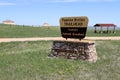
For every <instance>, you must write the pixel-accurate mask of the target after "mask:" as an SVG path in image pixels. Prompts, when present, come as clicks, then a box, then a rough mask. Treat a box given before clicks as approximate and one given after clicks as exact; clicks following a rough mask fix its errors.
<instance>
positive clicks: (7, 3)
mask: <svg viewBox="0 0 120 80" xmlns="http://www.w3.org/2000/svg"><path fill="white" fill-rule="evenodd" d="M0 5H1V6H6V5H15V3H9V2H0Z"/></svg>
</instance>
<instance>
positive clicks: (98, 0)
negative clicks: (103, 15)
mask: <svg viewBox="0 0 120 80" xmlns="http://www.w3.org/2000/svg"><path fill="white" fill-rule="evenodd" d="M49 1H50V2H115V1H119V0H49Z"/></svg>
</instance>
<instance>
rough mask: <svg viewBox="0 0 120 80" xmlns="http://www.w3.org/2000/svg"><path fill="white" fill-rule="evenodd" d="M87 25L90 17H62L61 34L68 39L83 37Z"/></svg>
mask: <svg viewBox="0 0 120 80" xmlns="http://www.w3.org/2000/svg"><path fill="white" fill-rule="evenodd" d="M87 26H88V18H87V17H86V16H80V17H62V18H60V27H61V34H62V37H63V38H66V39H67V38H77V39H83V38H84V37H85V35H86V30H87Z"/></svg>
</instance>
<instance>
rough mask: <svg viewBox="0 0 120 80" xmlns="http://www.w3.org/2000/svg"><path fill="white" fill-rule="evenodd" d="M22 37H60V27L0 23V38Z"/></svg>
mask: <svg viewBox="0 0 120 80" xmlns="http://www.w3.org/2000/svg"><path fill="white" fill-rule="evenodd" d="M86 36H92V37H93V36H120V30H116V33H115V34H112V33H111V34H95V33H94V30H93V29H89V28H88V30H87V34H86ZM22 37H61V32H60V27H49V28H48V27H32V26H20V25H4V24H0V38H22Z"/></svg>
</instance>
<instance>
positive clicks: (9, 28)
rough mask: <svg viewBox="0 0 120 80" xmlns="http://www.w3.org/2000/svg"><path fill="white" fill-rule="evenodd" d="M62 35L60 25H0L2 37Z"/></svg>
mask: <svg viewBox="0 0 120 80" xmlns="http://www.w3.org/2000/svg"><path fill="white" fill-rule="evenodd" d="M57 36H60V31H59V29H58V27H49V28H48V27H32V26H15V25H0V37H1V38H6V37H8V38H19V37H57Z"/></svg>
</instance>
